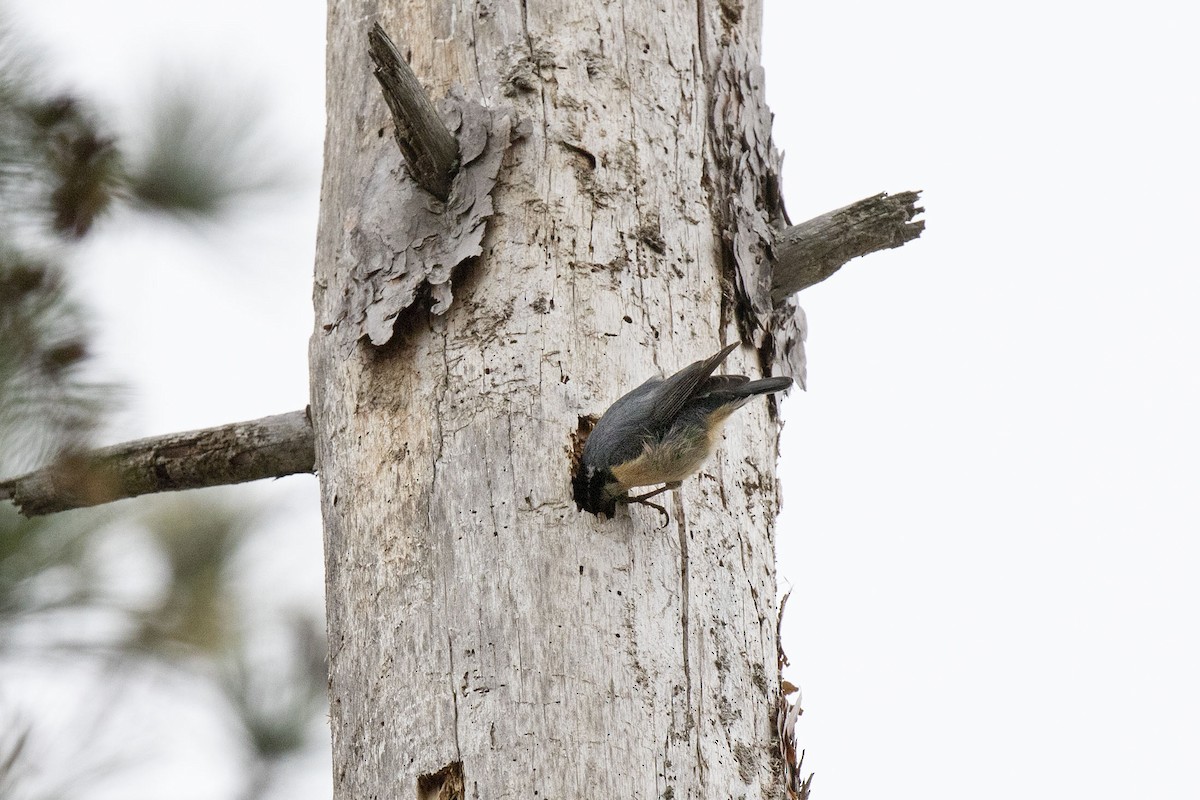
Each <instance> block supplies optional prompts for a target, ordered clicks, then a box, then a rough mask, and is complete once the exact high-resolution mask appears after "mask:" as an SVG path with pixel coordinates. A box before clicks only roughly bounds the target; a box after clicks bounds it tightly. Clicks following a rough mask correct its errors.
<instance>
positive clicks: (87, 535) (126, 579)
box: [0, 9, 325, 800]
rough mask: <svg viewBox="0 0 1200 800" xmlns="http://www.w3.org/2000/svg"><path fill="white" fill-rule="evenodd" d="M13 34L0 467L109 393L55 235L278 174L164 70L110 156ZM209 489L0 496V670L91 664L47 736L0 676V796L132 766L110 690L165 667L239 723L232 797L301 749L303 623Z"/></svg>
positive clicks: (305, 732) (215, 207)
mask: <svg viewBox="0 0 1200 800" xmlns="http://www.w3.org/2000/svg"><path fill="white" fill-rule="evenodd" d="M0 12H2V9H0ZM18 44H19V43H18V42H14V41H13V37H12V35H11V32H10V31H8V30H7V29H6V27H5V26H4V24H3V19H2V13H0V477H7V476H10V475H14V474H17V473H19V472H23V471H26V470H29V469H33V468H36V467H38V466H41V465H43V464H45V463H47V462H48V461H50V460H52V459H55V458H59V457H62V456H64V455H65V454H69V453H71V452H72V451H76V450H79V449H81V448H85V447H87V446H89V445H90V441H91V436H92V433H93V431H94V430H95V429H96V428H97V427H98V426H99V425H101V424H102V423H103V421H104V419H105V417H106V415H107V413H108V412H109V411H110V410H111V408H112V405H113V401H114V400H115V397H116V391H115V388H114V387H112V386H109V385H105V384H103V383H100V382H97V381H96V380H95V379H94V378H92V377H91V375H90V373H93V372H95V371H96V367H95V366H94V365H93V364H92V362H91V360H90V358H89V352H90V350H91V340H92V327H91V325H90V320H89V317H88V314H87V311H86V309H85V308H84V307H83V306H82V305H81V304H79V303H78V302H77V301H76V300H75V299H74V298H73V297H72V296H71V293H70V290H69V289H70V286H69V280H68V278H69V270H68V269H67V257H68V256H69V254H70V247H71V246H72V245H73V244H74V243H75V242H77V241H79V240H80V239H83V238H85V237H90V236H95V235H97V232H98V231H100V230H102V228H103V225H102V224H100V223H101V221H102V220H103V219H104V217H105V215H106V214H107V213H109V212H111V211H112V210H113V209H114V208H115V207H118V206H120V205H121V204H125V205H130V206H133V207H135V208H140V209H147V210H153V211H157V212H167V213H170V214H173V215H176V216H180V217H185V218H188V219H214V218H215V217H216V215H218V214H219V213H221V212H225V211H228V210H230V209H233V208H235V207H236V201H239V200H242V199H245V198H247V197H249V196H250V195H252V194H255V193H261V192H264V191H269V190H273V189H276V188H283V187H284V186H285V185H286V184H287V182H288V170H287V169H285V168H284V167H283V166H281V165H280V162H279V161H277V160H275V156H274V152H275V150H274V149H273V148H272V147H271V146H270V143H269V142H268V141H267V140H266V139H265V138H264V137H263V136H261V135H260V134H259V133H258V131H259V124H258V120H259V119H261V116H260V115H259V114H258V113H257V112H258V110H259V109H256V108H255V107H254V106H253V105H252V104H250V103H248V102H238V101H233V100H230V99H229V98H228V96H225V97H222V96H221V95H219V94H218V93H216V92H201V91H198V90H197V89H196V87H195V86H194V85H192V84H189V83H188V82H187V81H179V82H178V83H177V84H176V88H174V89H169V88H163V89H162V90H161V91H160V92H158V93H157V95H156V99H155V100H154V102H153V104H152V106H151V111H150V113H148V114H147V115H146V116H145V119H144V120H143V121H142V123H143V124H142V125H141V126H140V127H141V129H142V130H143V131H144V133H143V134H142V135H140V136H139V135H134V136H133V137H132V140H133V143H134V145H133V146H132V147H128V148H127V147H124V146H123V143H122V142H119V141H118V140H117V138H116V137H115V136H114V135H113V134H112V133H110V132H109V131H110V130H111V128H110V127H109V126H107V125H106V124H104V121H103V120H101V119H100V118H99V117H98V116H97V115H96V114H95V113H94V112H93V111H92V110H91V109H90V107H89V104H88V103H87V102H86V101H85V100H84V99H83V98H80V97H75V96H71V95H69V94H64V93H62V92H47V91H45V90H44V89H43V88H42V87H41V86H40V85H39V83H38V81H37V80H36V79H35V78H34V76H35V75H36V71H35V70H32V69H30V68H29V62H28V60H23V59H22V58H21V56H20V52H21V49H20V47H18V46H17V45H18ZM272 165H275V166H272ZM220 496H221V495H220V494H219V493H217V494H214V493H212V492H199V493H190V494H184V495H177V496H170V497H159V498H150V499H147V500H140V501H136V502H132V503H123V504H120V505H117V506H111V507H108V508H104V509H85V510H80V511H76V512H68V513H64V514H59V515H55V516H51V517H43V518H38V519H24V518H22V517H20V516H19V515H18V514H17V512H16V510H15V509H14V508H13V507H12V505H11V504H9V503H0V671H3V670H4V669H5V668H6V667H7V666H11V665H13V664H17V663H20V664H25V665H28V664H30V663H32V664H35V665H37V669H36V672H37V675H38V678H39V680H44V681H64V682H65V683H64V686H67V685H72V684H71V681H75V682H76V683H78V675H77V674H75V673H72V672H71V670H79V669H80V668H81V666H86V665H91V669H92V670H93V671H94V672H98V673H100V674H102V676H103V680H102V681H98V682H97V683H98V685H99V686H100V687H101V688H100V689H98V690H96V691H89V692H87V698H88V703H89V704H90V705H91V709H90V710H89V711H87V712H86V713H88V714H91V715H92V724H89V725H83V726H75V727H74V728H70V729H68V730H67V731H65V732H62V733H59V732H55V733H54V734H45V733H44V732H43V731H42V730H41V729H40V725H41V724H42V723H43V722H44V720H43V719H42V717H41V715H38V714H34V715H32V716H31V715H30V714H29V709H24V708H22V706H21V705H20V704H22V703H29V702H32V701H30V700H29V699H28V698H27V697H24V696H17V693H16V692H15V690H14V684H13V683H12V682H11V681H7V680H5V681H0V688H3V689H6V690H7V691H6V692H0V799H2V800H8V798H29V800H40V799H41V798H47V800H48V799H49V798H60V797H61V798H67V797H76V796H83V795H86V794H87V790H88V785H89V784H90V782H91V781H92V779H93V778H94V776H95V775H97V774H99V773H100V772H102V771H104V770H105V769H108V770H110V772H111V771H112V770H113V769H114V767H115V765H116V764H117V763H118V761H120V768H121V771H119V775H118V777H119V776H120V775H124V774H126V773H125V772H124V770H131V769H133V768H135V767H136V766H137V765H138V763H139V762H138V759H137V758H136V757H135V758H130V757H129V753H125V754H124V757H123V758H121V759H115V756H114V753H115V752H118V751H115V750H113V747H114V746H115V743H114V737H119V736H120V735H121V734H120V733H119V731H117V730H116V727H117V726H116V725H115V723H114V722H113V719H112V717H114V716H115V715H117V714H118V712H120V711H123V710H124V706H125V704H126V697H127V695H126V694H123V695H122V697H121V699H120V700H119V701H118V700H117V699H116V698H117V694H116V693H118V692H122V689H121V688H120V687H121V685H122V684H127V685H128V684H132V682H134V681H142V682H146V681H148V680H149V679H150V677H149V676H152V675H161V674H162V672H163V671H164V670H166V671H167V672H168V673H170V674H172V675H174V676H177V677H179V678H180V679H181V680H183V681H185V682H193V683H196V684H198V685H199V684H203V685H206V686H208V687H210V688H211V689H214V690H216V692H217V696H219V697H221V698H223V699H224V700H225V703H224V706H225V707H224V708H223V709H214V713H217V714H220V715H232V717H233V718H234V719H236V721H237V723H238V725H239V726H240V734H239V736H238V738H239V740H240V743H241V746H242V753H243V756H244V759H245V761H246V763H245V764H241V765H231V768H237V767H238V766H241V767H242V768H243V769H244V773H243V774H244V775H245V789H244V791H243V792H241V796H243V797H260V796H263V795H264V794H265V793H266V792H267V791H268V790H269V789H270V787H271V784H272V776H273V774H274V771H275V769H276V766H277V765H278V764H279V763H281V761H282V760H283V759H284V758H286V757H287V756H289V755H291V754H294V753H295V752H297V751H298V750H299V749H301V748H302V747H304V746H306V745H307V744H308V743H309V742H311V741H312V737H313V734H314V723H315V722H316V721H318V720H319V719H320V717H321V715H322V710H323V709H324V707H325V665H324V653H325V641H324V632H323V628H322V625H321V622H320V621H319V620H316V619H313V618H311V617H310V616H304V615H302V614H300V613H298V612H294V611H288V610H282V611H281V610H279V609H275V610H274V611H273V612H266V611H263V610H262V609H261V608H259V607H258V606H259V605H260V603H261V600H262V598H258V599H257V602H256V599H255V598H252V597H249V596H247V594H246V593H245V591H244V590H243V587H242V586H241V584H242V583H244V578H245V576H246V574H247V572H248V570H250V569H252V567H253V565H249V564H247V563H245V552H246V542H247V541H248V540H251V539H252V538H253V537H254V536H255V535H256V532H257V531H258V530H260V529H261V522H262V520H261V514H260V513H259V512H258V511H256V510H253V509H250V508H247V507H246V506H245V505H244V504H232V503H228V502H222V501H219V500H217V499H216V498H219V497H220ZM72 675H74V677H71V676H72ZM79 713H85V711H84V710H82V709H80V710H79ZM106 741H107V744H105V742H106ZM106 747H107V748H108V749H105V748H106ZM82 752H86V753H87V757H86V758H85V757H78V754H79V753H82ZM134 755H135V756H136V755H137V754H134ZM51 763H53V764H57V765H58V768H57V769H56V770H51V771H52V772H53V773H54V774H53V775H50V776H49V779H47V771H48V770H49V767H47V766H46V765H47V764H51ZM62 764H67V765H68V766H67V768H66V770H65V772H64V771H63V770H62V768H61V765H62Z"/></svg>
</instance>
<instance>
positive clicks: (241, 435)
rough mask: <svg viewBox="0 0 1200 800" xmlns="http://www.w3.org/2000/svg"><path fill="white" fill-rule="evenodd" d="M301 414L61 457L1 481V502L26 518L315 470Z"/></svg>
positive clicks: (308, 432)
mask: <svg viewBox="0 0 1200 800" xmlns="http://www.w3.org/2000/svg"><path fill="white" fill-rule="evenodd" d="M313 459H314V449H313V430H312V425H311V424H310V423H309V421H308V414H307V412H305V411H303V410H301V411H292V412H290V413H287V414H277V415H275V416H272V417H265V418H263V419H256V420H251V421H250V422H235V423H233V424H230V425H221V426H219V427H216V428H205V429H203V430H197V431H186V432H184V433H171V434H167V435H165V436H152V437H149V438H146V439H138V440H136V441H132V442H125V443H123V444H118V445H113V446H112V447H103V448H99V449H97V450H92V451H89V452H86V453H79V454H75V455H72V456H68V457H65V458H62V459H60V460H59V461H58V462H56V463H54V464H51V465H50V466H48V467H46V468H45V469H41V470H38V471H36V472H31V473H29V474H28V475H23V476H21V477H19V478H14V479H12V480H7V481H0V499H2V498H8V499H11V500H12V501H13V502H14V503H16V505H17V507H18V508H19V509H20V510H21V513H23V514H25V515H27V516H34V515H38V514H50V513H54V512H56V511H65V510H67V509H70V508H80V507H83V506H94V505H99V504H101V503H110V502H112V501H113V500H120V499H123V498H126V497H137V496H139V495H143V494H153V493H156V492H174V491H180V490H183V489H201V488H204V487H207V486H224V485H226V484H232V483H245V482H247V481H255V480H260V479H262V478H279V477H283V476H285V475H294V474H297V473H301V472H312V471H313Z"/></svg>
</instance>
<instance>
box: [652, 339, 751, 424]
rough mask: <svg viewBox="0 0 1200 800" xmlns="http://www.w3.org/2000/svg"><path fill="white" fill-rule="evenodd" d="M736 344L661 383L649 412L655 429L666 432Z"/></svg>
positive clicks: (685, 368)
mask: <svg viewBox="0 0 1200 800" xmlns="http://www.w3.org/2000/svg"><path fill="white" fill-rule="evenodd" d="M738 344H739V343H738V342H734V343H733V344H730V345H727V346H725V347H723V348H721V350H720V351H719V352H717V353H716V354H714V355H712V356H709V357H708V358H705V359H702V360H700V361H697V362H696V363H694V364H691V365H689V366H686V367H684V368H683V369H681V370H679V372H676V373H675V374H674V375H672V376H671V377H669V378H667V379H666V380H664V381H663V383H662V386H660V387H658V389H657V391H656V392H655V397H654V408H653V410H652V411H651V420H652V424H653V426H654V427H655V428H656V429H660V430H666V429H667V428H669V427H670V426H671V423H672V422H673V421H674V419H675V417H676V416H678V415H679V412H680V411H681V410H682V409H683V406H684V405H685V404H686V403H687V401H688V400H689V399H691V398H692V397H693V396H694V395H695V394H696V390H697V388H699V387H700V385H701V384H702V383H703V382H704V381H705V380H706V379H707V378H708V377H709V376H711V375H712V373H713V370H715V369H716V368H717V367H718V366H720V364H721V362H722V361H724V360H725V356H727V355H729V354H730V353H731V352H733V350H734V348H736V347H737V346H738Z"/></svg>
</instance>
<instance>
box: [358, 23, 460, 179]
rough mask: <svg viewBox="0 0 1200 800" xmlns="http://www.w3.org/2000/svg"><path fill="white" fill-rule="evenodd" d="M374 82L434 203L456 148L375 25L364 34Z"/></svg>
mask: <svg viewBox="0 0 1200 800" xmlns="http://www.w3.org/2000/svg"><path fill="white" fill-rule="evenodd" d="M367 40H368V42H369V43H370V47H369V52H370V54H371V60H372V61H374V62H375V78H376V80H378V81H379V85H380V87H381V88H382V89H383V99H384V101H386V102H387V104H388V108H389V109H390V110H391V112H392V119H393V120H394V121H395V124H396V143H397V144H398V145H399V146H400V152H402V153H403V154H404V161H405V162H406V163H407V164H408V167H409V169H410V170H411V171H412V176H413V178H414V179H415V180H416V181H417V183H419V184H420V185H421V188H423V189H425V191H427V192H429V193H430V194H432V195H433V196H434V197H436V198H438V199H439V200H443V201H444V200H446V199H447V198H449V197H450V183H451V181H452V180H453V179H454V173H455V171H456V170H457V169H458V162H459V150H458V142H457V140H455V138H454V134H453V133H451V132H450V131H449V130H447V129H446V126H445V124H444V123H443V122H442V119H441V117H439V116H438V113H437V109H435V108H434V107H433V102H432V101H430V99H429V95H428V94H426V93H425V88H424V87H423V86H421V82H420V81H418V80H417V76H416V75H415V74H413V71H412V67H410V66H409V65H408V62H407V61H405V60H404V58H403V57H401V55H400V51H399V50H397V49H396V45H395V44H394V43H393V42H392V40H391V38H389V37H388V35H387V33H385V32H384V30H383V28H382V27H380V25H379V23H378V22H376V23H375V24H373V25H372V26H371V30H370V32H368V34H367Z"/></svg>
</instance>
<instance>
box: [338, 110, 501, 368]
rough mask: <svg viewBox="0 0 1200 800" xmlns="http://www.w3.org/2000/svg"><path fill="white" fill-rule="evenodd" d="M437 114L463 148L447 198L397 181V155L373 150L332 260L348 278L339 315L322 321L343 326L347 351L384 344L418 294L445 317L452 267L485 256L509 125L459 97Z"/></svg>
mask: <svg viewBox="0 0 1200 800" xmlns="http://www.w3.org/2000/svg"><path fill="white" fill-rule="evenodd" d="M442 112H443V115H444V116H445V117H446V119H448V120H450V123H451V124H450V127H451V128H452V129H453V130H454V131H455V133H456V135H457V137H458V145H459V149H460V151H461V157H460V158H461V164H460V165H459V168H458V171H457V172H456V173H455V175H454V180H453V181H452V182H451V184H450V195H449V200H447V201H446V202H445V203H442V202H439V201H438V200H436V199H435V198H433V197H431V196H430V195H429V194H428V193H427V192H426V191H425V190H424V189H423V188H422V187H421V186H420V184H418V183H416V182H415V181H412V180H404V179H402V172H401V164H400V162H399V161H398V160H397V159H396V158H395V157H394V156H395V152H394V151H393V150H391V149H390V148H374V149H376V151H377V155H378V157H379V158H378V161H377V162H376V164H375V165H374V167H373V168H372V171H371V173H370V175H369V177H368V180H367V183H366V185H365V186H364V187H363V188H362V193H363V200H362V204H361V205H360V206H359V207H358V208H356V209H354V210H353V212H352V214H351V216H350V217H348V218H347V219H346V220H345V222H344V224H345V226H346V227H347V229H348V233H349V235H348V236H347V237H346V238H345V241H344V242H343V246H342V249H341V250H340V251H339V252H338V254H337V258H338V260H339V261H340V262H342V265H343V266H344V267H345V268H346V269H347V270H348V271H349V281H348V282H346V283H345V284H344V286H343V289H342V291H343V294H342V302H341V304H340V306H339V307H338V309H337V313H336V315H335V316H333V317H332V318H331V319H329V320H328V321H326V322H324V324H325V325H326V326H328V327H329V328H331V329H332V328H337V327H339V326H341V327H342V328H343V329H344V330H343V331H340V332H339V333H341V334H342V341H343V344H344V346H345V350H347V351H348V350H349V349H351V348H352V347H353V345H354V343H355V342H356V340H358V339H359V338H362V337H366V338H368V339H369V340H370V341H371V344H373V345H382V344H386V343H387V342H388V341H389V340H390V339H391V338H392V334H393V332H394V331H395V328H396V323H397V320H398V318H399V317H400V315H401V314H402V313H403V312H404V311H405V309H407V308H409V307H410V306H411V305H412V304H413V303H414V302H415V301H416V299H417V297H418V294H420V293H422V292H428V293H429V294H430V295H431V297H432V301H433V303H432V305H431V307H430V311H431V312H432V313H434V314H443V313H445V311H446V309H447V308H449V307H450V302H451V300H452V299H453V293H452V291H451V278H452V277H453V276H454V273H455V270H456V268H458V267H459V266H460V265H462V264H464V263H465V262H466V261H468V260H469V259H472V258H475V257H476V256H478V255H479V254H480V253H482V252H483V250H482V245H481V243H482V241H483V235H484V232H485V230H486V227H487V221H488V218H489V217H490V216H491V215H492V197H491V192H492V187H493V186H495V184H496V176H497V173H499V171H500V162H501V160H502V159H503V157H504V152H505V150H507V149H508V145H509V141H510V135H511V133H512V120H511V119H510V118H509V116H508V115H507V114H504V113H494V112H492V111H490V110H488V109H486V108H483V107H482V106H480V105H478V104H477V103H472V102H469V101H465V100H462V99H460V98H457V97H447V98H446V99H445V100H444V101H443V102H442Z"/></svg>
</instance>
